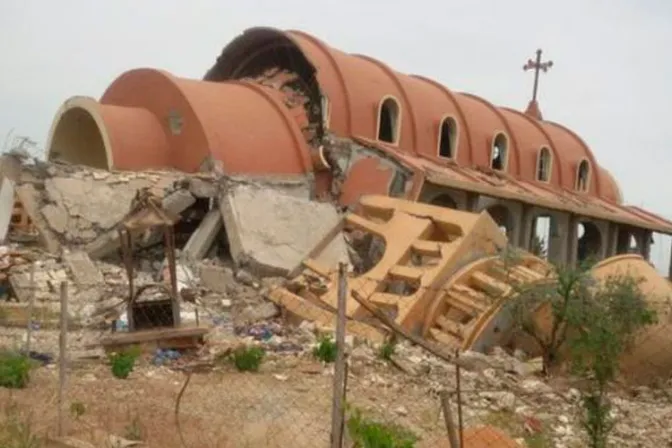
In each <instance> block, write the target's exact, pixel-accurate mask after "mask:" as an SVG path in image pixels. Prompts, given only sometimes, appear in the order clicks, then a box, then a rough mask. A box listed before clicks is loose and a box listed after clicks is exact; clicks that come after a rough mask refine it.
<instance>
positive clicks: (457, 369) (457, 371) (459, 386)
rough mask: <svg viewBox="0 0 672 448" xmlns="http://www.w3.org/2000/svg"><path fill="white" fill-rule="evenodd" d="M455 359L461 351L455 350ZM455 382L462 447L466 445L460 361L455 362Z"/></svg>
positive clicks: (457, 358) (458, 425)
mask: <svg viewBox="0 0 672 448" xmlns="http://www.w3.org/2000/svg"><path fill="white" fill-rule="evenodd" d="M455 359H456V360H457V361H459V360H460V351H459V350H456V351H455ZM455 384H456V386H457V427H458V430H459V432H460V447H463V446H464V426H463V424H464V422H463V421H462V369H461V367H460V363H459V362H457V363H456V364H455Z"/></svg>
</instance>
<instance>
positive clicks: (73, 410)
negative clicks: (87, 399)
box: [70, 401, 86, 420]
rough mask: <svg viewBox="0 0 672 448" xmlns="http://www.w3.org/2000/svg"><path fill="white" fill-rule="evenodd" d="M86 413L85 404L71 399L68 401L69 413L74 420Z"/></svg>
mask: <svg viewBox="0 0 672 448" xmlns="http://www.w3.org/2000/svg"><path fill="white" fill-rule="evenodd" d="M85 413H86V406H84V403H82V402H81V401H73V402H72V403H70V414H71V415H72V416H73V417H74V419H75V420H78V419H79V418H80V417H81V416H82V415H84V414H85Z"/></svg>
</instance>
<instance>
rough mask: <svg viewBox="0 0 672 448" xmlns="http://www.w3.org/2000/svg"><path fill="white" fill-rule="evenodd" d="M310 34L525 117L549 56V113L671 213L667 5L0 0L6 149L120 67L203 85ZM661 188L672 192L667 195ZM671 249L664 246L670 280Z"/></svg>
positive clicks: (496, 0) (545, 78) (634, 197)
mask: <svg viewBox="0 0 672 448" xmlns="http://www.w3.org/2000/svg"><path fill="white" fill-rule="evenodd" d="M259 25H264V26H274V27H278V28H295V29H301V30H304V31H307V32H309V33H311V34H314V35H315V36H317V37H319V38H321V39H322V40H324V41H326V42H327V43H329V44H330V45H332V46H334V47H336V48H339V49H342V50H344V51H347V52H353V53H361V54H368V55H371V56H373V57H375V58H377V59H380V60H382V61H384V62H386V63H387V64H388V65H390V66H391V67H393V68H395V69H397V70H399V71H402V72H406V73H416V74H422V75H425V76H428V77H431V78H434V79H436V80H437V81H439V82H441V83H443V84H445V85H446V86H448V87H450V88H451V89H453V90H457V91H466V92H471V93H475V94H477V95H480V96H482V97H484V98H486V99H488V100H489V101H491V102H493V103H495V104H499V105H506V106H511V107H516V108H520V109H524V108H525V106H526V104H527V101H528V100H529V97H530V95H531V90H532V76H533V75H532V73H531V72H527V73H526V72H523V70H522V66H523V64H524V63H525V62H526V61H527V59H528V58H531V57H533V56H534V51H535V50H536V49H537V48H538V47H541V48H543V49H544V52H545V53H544V55H545V59H547V58H550V59H552V60H553V62H554V66H553V68H552V69H551V71H550V72H549V73H547V74H545V75H542V79H541V81H540V93H539V101H540V105H541V109H542V112H543V113H544V116H545V117H546V118H548V119H549V120H553V121H557V122H559V123H562V124H565V125H567V126H568V127H569V128H571V129H573V130H574V131H576V132H577V133H578V134H579V135H580V136H581V137H582V138H583V139H584V140H585V141H586V142H587V143H588V145H589V146H590V147H591V148H592V149H593V152H594V153H595V155H596V157H597V160H598V161H599V163H600V164H601V165H603V166H604V167H605V168H607V169H608V170H609V171H611V172H612V173H613V174H614V176H615V177H616V178H617V179H618V181H619V183H620V185H621V188H622V190H623V193H624V195H625V199H626V202H627V203H631V204H636V205H640V206H644V207H646V208H648V209H650V210H652V211H654V212H657V213H659V214H661V215H663V216H666V217H672V210H670V207H671V206H670V205H669V203H668V200H669V198H670V197H671V196H672V182H667V181H665V180H666V179H668V180H669V179H670V176H671V173H670V172H669V170H670V168H672V154H671V153H670V152H669V150H670V149H671V147H670V146H671V145H670V142H672V126H670V124H669V122H668V121H669V120H671V119H672V87H670V82H672V60H671V59H670V57H669V55H670V54H671V53H670V48H672V2H671V1H669V0H667V1H666V0H638V1H636V0H629V1H626V0H565V1H562V2H560V1H557V0H553V1H550V0H536V1H535V0H508V1H502V0H470V1H460V2H458V1H430V0H413V1H406V0H386V1H382V0H339V1H333V0H322V1H307V0H284V1H277V0H275V1H262V0H248V1H235V2H231V1H228V2H227V1H222V0H217V1H216V0H193V1H191V2H185V1H176V0H141V1H139V0H135V1H131V0H114V1H101V0H97V1H96V0H59V1H49V0H42V1H38V0H0V61H2V62H1V63H0V146H1V145H2V142H3V140H4V139H5V136H6V135H7V134H8V133H9V131H10V130H12V129H14V134H15V135H24V136H30V137H31V138H32V139H34V140H36V141H37V142H38V144H40V145H44V143H45V140H46V136H47V133H48V130H49V126H50V124H51V119H52V117H53V115H54V113H55V112H56V110H57V109H58V107H59V106H60V104H61V103H62V102H63V101H64V100H65V99H66V98H68V97H69V96H72V95H90V96H94V97H99V96H100V95H101V94H102V92H103V90H104V89H105V87H107V85H108V84H109V83H110V82H111V81H112V80H113V79H114V78H115V77H117V76H118V75H119V74H121V73H122V72H123V71H125V70H127V69H131V68H137V67H156V68H162V69H165V70H168V71H170V72H172V73H174V74H176V75H178V76H184V77H193V78H201V77H202V76H203V74H204V73H205V72H206V70H207V69H208V68H209V67H210V66H211V65H212V64H213V63H214V61H215V58H216V57H217V55H218V54H219V52H220V51H221V49H222V47H223V46H224V45H226V43H228V42H229V41H230V40H231V39H232V38H233V37H235V36H236V35H237V34H239V33H240V32H242V31H243V30H244V29H245V28H248V27H251V26H259ZM661 185H662V186H661ZM669 244H670V243H669V240H667V241H665V242H664V247H663V246H661V244H660V242H659V241H657V242H656V244H655V245H654V248H653V253H652V255H653V258H654V260H655V261H656V264H659V265H661V266H662V265H664V266H665V268H664V272H665V273H666V272H667V262H668V260H669V250H670V248H669Z"/></svg>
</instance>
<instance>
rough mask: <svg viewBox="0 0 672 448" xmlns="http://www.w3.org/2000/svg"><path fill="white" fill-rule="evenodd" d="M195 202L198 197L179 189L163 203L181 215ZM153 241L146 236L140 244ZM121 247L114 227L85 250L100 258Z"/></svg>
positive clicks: (172, 211)
mask: <svg viewBox="0 0 672 448" xmlns="http://www.w3.org/2000/svg"><path fill="white" fill-rule="evenodd" d="M195 202H196V199H195V198H194V196H192V194H191V193H189V192H188V191H186V190H177V191H175V192H173V193H171V194H169V195H168V196H166V197H165V198H163V200H162V201H161V205H162V207H163V208H164V209H165V210H166V211H167V212H169V213H171V214H174V215H179V214H180V213H182V212H183V211H185V210H186V209H187V208H189V207H191V206H192V205H193V204H194V203H195ZM153 241H155V239H152V238H146V239H145V240H144V241H142V242H139V243H140V244H138V245H143V244H145V245H146V244H151V243H152V242H153ZM119 247H121V243H120V241H119V233H118V232H117V230H116V229H113V230H111V231H109V232H107V233H105V234H103V235H102V236H100V237H98V238H97V239H96V240H94V241H92V242H91V243H89V244H87V245H86V247H85V251H86V253H88V254H89V257H91V258H92V259H99V258H103V257H105V256H107V255H109V254H111V253H112V252H114V251H115V250H118V249H119Z"/></svg>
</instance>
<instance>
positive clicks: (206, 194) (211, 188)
mask: <svg viewBox="0 0 672 448" xmlns="http://www.w3.org/2000/svg"><path fill="white" fill-rule="evenodd" d="M189 191H190V192H191V194H193V195H194V196H196V197H197V198H213V197H215V196H216V195H217V185H216V183H215V182H213V181H211V180H205V179H199V178H198V177H194V178H192V179H189Z"/></svg>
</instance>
